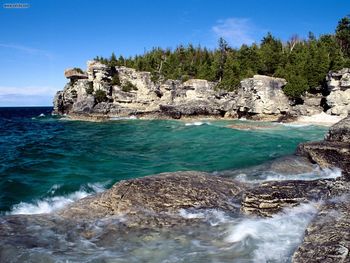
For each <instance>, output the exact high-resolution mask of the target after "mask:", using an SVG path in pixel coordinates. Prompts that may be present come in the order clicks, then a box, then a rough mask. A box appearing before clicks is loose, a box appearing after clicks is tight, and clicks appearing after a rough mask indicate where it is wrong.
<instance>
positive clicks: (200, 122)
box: [185, 121, 211, 126]
mask: <svg viewBox="0 0 350 263" xmlns="http://www.w3.org/2000/svg"><path fill="white" fill-rule="evenodd" d="M210 124H211V123H210V122H202V121H195V122H187V123H185V126H201V125H210Z"/></svg>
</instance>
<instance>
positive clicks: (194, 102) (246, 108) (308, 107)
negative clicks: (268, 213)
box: [54, 61, 350, 120]
mask: <svg viewBox="0 0 350 263" xmlns="http://www.w3.org/2000/svg"><path fill="white" fill-rule="evenodd" d="M349 71H350V70H349V69H343V70H342V71H339V72H333V73H332V72H331V73H329V74H328V76H327V80H328V84H327V87H325V89H327V90H328V96H324V95H322V94H321V92H319V93H317V94H311V93H310V94H305V95H304V96H303V97H302V99H301V101H302V103H298V104H295V103H294V104H293V103H292V101H290V100H289V99H288V97H287V96H286V95H285V94H284V92H283V87H284V86H285V85H286V84H287V82H286V80H285V79H281V78H274V77H269V76H262V75H255V76H253V77H252V78H247V79H244V80H242V81H241V83H240V86H239V87H238V89H236V90H235V91H234V92H228V91H223V90H217V89H216V88H215V87H216V84H217V83H214V82H210V81H207V80H203V79H190V80H188V81H185V82H181V81H179V80H171V79H169V80H165V81H162V82H157V83H155V82H153V81H152V76H151V73H150V72H140V71H136V70H135V69H132V68H127V67H123V66H117V67H110V66H107V65H105V64H102V63H100V62H97V61H88V62H87V70H86V72H84V71H82V70H81V69H77V68H72V69H67V70H66V71H65V77H66V78H67V79H69V82H68V83H67V84H66V86H65V87H64V89H63V91H59V92H57V94H56V96H55V98H54V113H56V114H68V115H76V116H95V117H96V116H100V117H129V116H136V117H147V118H175V119H179V118H181V117H191V116H196V117H229V118H237V117H242V116H244V117H247V118H253V119H269V120H277V119H279V118H281V117H282V118H283V117H285V116H300V115H313V114H318V113H320V112H322V111H324V110H327V113H329V114H334V115H347V113H348V111H349V109H350V106H349V105H350V104H349V101H350V97H349V96H350V95H349V94H350V93H349V92H350V89H348V87H350V84H349V83H350V81H349V80H348V79H349V78H350V77H349V76H350V73H349ZM326 93H327V92H326ZM348 93H349V94H348ZM348 95H349V96H348Z"/></svg>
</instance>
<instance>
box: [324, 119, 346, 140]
mask: <svg viewBox="0 0 350 263" xmlns="http://www.w3.org/2000/svg"><path fill="white" fill-rule="evenodd" d="M325 139H326V140H327V141H338V142H345V143H350V116H348V117H346V118H344V119H343V120H341V121H339V122H337V123H336V124H334V125H333V126H332V127H330V128H329V130H328V133H327V134H326V138H325Z"/></svg>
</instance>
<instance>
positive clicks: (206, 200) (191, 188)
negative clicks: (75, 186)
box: [58, 172, 247, 227]
mask: <svg viewBox="0 0 350 263" xmlns="http://www.w3.org/2000/svg"><path fill="white" fill-rule="evenodd" d="M246 187H247V186H246V185H245V184H243V183H240V182H236V181H234V180H230V179H226V178H220V177H216V176H212V175H209V174H207V173H203V172H174V173H163V174H159V175H154V176H148V177H143V178H138V179H131V180H127V181H121V182H119V183H117V184H115V185H114V186H113V187H112V188H111V189H109V190H107V191H105V192H103V193H101V194H98V195H96V196H92V197H86V198H84V199H81V200H79V201H77V202H75V203H74V204H72V205H70V206H68V207H67V208H65V209H63V210H62V211H59V212H58V215H60V216H62V217H64V218H69V219H77V220H79V219H83V220H96V219H100V218H104V217H106V216H115V215H119V216H126V217H127V218H128V220H127V224H128V225H130V226H131V225H135V226H143V227H145V226H163V225H173V224H178V223H179V222H181V220H182V221H183V219H181V218H180V217H179V215H178V212H179V210H180V209H188V208H196V209H211V208H214V209H220V210H223V211H230V212H235V211H236V212H238V211H239V208H238V206H237V204H238V203H239V201H240V197H241V192H242V191H243V190H245V189H246ZM179 220H180V221H179Z"/></svg>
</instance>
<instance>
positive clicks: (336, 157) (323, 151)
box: [297, 117, 350, 179]
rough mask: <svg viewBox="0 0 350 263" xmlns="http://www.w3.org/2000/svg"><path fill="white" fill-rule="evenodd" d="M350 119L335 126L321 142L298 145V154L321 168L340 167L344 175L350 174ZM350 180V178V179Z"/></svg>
mask: <svg viewBox="0 0 350 263" xmlns="http://www.w3.org/2000/svg"><path fill="white" fill-rule="evenodd" d="M349 131H350V117H347V118H345V119H343V120H341V121H340V122H338V123H336V124H334V125H333V126H332V127H331V128H330V129H329V132H328V133H327V135H326V137H325V140H324V141H321V142H308V143H302V144H300V145H298V148H297V154H299V155H302V156H306V157H308V158H309V159H310V160H311V161H312V162H314V163H317V164H318V165H320V166H321V167H339V168H341V169H342V170H343V171H344V174H345V175H346V176H347V177H349V174H350V143H349V140H348V139H349V136H350V135H349V134H350V133H349ZM349 179H350V177H349Z"/></svg>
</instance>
